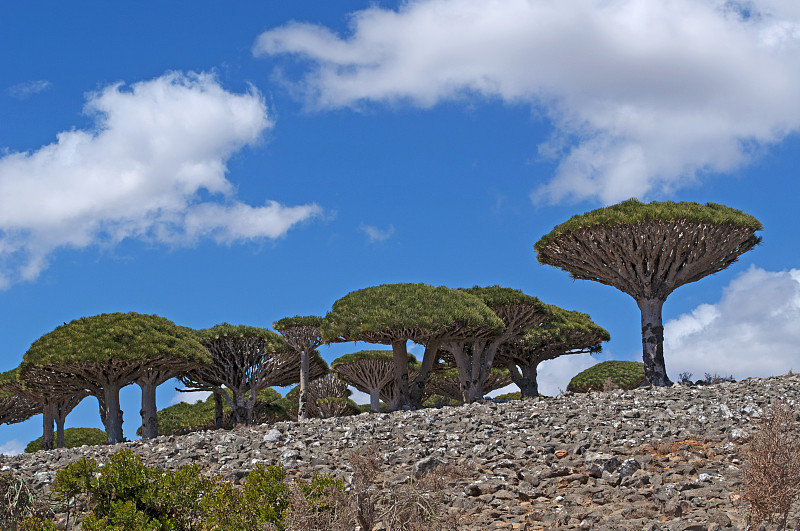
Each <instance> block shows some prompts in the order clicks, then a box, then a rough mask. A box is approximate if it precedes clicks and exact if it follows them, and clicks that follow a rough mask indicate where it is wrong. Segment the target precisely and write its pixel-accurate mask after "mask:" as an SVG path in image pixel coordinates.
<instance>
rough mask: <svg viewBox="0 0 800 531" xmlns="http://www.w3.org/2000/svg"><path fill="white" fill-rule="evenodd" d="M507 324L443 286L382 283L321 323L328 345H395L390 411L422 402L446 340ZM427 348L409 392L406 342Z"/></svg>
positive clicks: (337, 306)
mask: <svg viewBox="0 0 800 531" xmlns="http://www.w3.org/2000/svg"><path fill="white" fill-rule="evenodd" d="M502 328H503V323H502V321H500V319H498V318H497V316H496V315H494V313H493V312H492V311H491V310H490V309H489V308H487V307H486V305H485V304H483V302H482V301H481V299H479V298H478V297H476V296H474V295H471V294H469V293H466V292H464V291H458V290H454V289H450V288H447V287H444V286H438V287H434V286H429V285H427V284H382V285H380V286H374V287H370V288H364V289H360V290H357V291H353V292H351V293H348V294H347V295H345V296H344V297H342V298H341V299H339V300H337V301H336V302H334V303H333V307H332V308H331V311H330V312H328V314H327V315H326V316H325V318H324V319H323V321H322V327H321V330H322V339H323V340H324V341H325V342H327V343H332V342H345V341H364V342H367V343H379V344H384V345H391V346H392V353H393V360H394V383H395V386H396V388H397V399H396V400H395V401H394V403H393V404H391V406H390V407H391V408H392V409H399V408H401V407H404V406H410V405H411V404H414V405H420V404H421V403H422V393H423V389H424V387H425V381H426V380H427V379H428V375H429V374H430V372H431V369H432V367H433V363H434V361H435V359H436V352H437V351H438V350H439V347H440V346H441V345H442V343H443V342H445V341H449V340H455V339H460V338H464V337H471V336H474V335H475V334H476V333H480V332H481V331H486V330H491V331H492V332H494V331H497V330H500V329H502ZM408 341H413V342H415V343H419V344H423V345H425V353H424V355H423V358H422V365H421V366H420V371H419V374H418V375H417V377H416V378H415V379H414V382H413V383H412V385H411V387H410V388H409V378H408V351H407V343H408Z"/></svg>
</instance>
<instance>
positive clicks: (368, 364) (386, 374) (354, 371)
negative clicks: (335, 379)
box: [331, 350, 417, 412]
mask: <svg viewBox="0 0 800 531" xmlns="http://www.w3.org/2000/svg"><path fill="white" fill-rule="evenodd" d="M416 364H417V358H415V357H414V355H413V354H409V355H408V365H409V368H411V367H412V366H415V365H416ZM331 369H332V370H334V371H335V372H336V373H337V374H338V375H339V378H341V379H342V380H344V381H346V382H347V383H348V384H350V385H352V386H353V387H355V388H356V389H358V390H359V391H361V392H362V393H367V394H368V395H369V398H370V410H371V411H373V412H378V411H380V400H381V394H382V393H384V389H386V388H387V387H389V386H391V387H392V388H393V387H394V355H393V353H392V351H391V350H360V351H358V352H353V353H351V354H345V355H344V356H340V357H338V358H336V359H335V360H333V362H332V363H331ZM389 394H390V397H391V398H394V393H389ZM390 397H388V396H384V397H383V398H384V399H385V401H386V402H387V403H388V402H389V401H390V400H389V398H390Z"/></svg>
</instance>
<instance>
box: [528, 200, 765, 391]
mask: <svg viewBox="0 0 800 531" xmlns="http://www.w3.org/2000/svg"><path fill="white" fill-rule="evenodd" d="M762 228H763V227H762V225H761V222H760V221H758V220H757V219H756V218H754V217H753V216H750V215H749V214H746V213H744V212H742V211H740V210H736V209H733V208H729V207H726V206H724V205H718V204H714V203H707V204H705V205H701V204H699V203H692V202H688V201H685V202H680V203H675V202H672V201H666V202H652V203H646V204H645V203H641V202H639V201H638V200H636V199H630V200H628V201H623V202H622V203H619V204H617V205H613V206H610V207H607V208H599V209H597V210H592V211H591V212H587V213H585V214H581V215H577V216H574V217H572V218H570V219H569V220H567V221H566V222H565V223H562V224H561V225H558V226H557V227H555V228H554V229H553V230H552V231H551V232H550V233H549V234H546V235H545V236H543V237H542V238H541V239H540V240H539V241H538V242H536V244H535V245H534V249H535V250H536V253H537V257H538V260H539V262H541V263H542V264H548V265H552V266H556V267H560V268H561V269H563V270H565V271H567V272H568V273H570V275H571V276H572V278H576V279H583V280H594V281H596V282H600V283H602V284H607V285H609V286H614V287H615V288H617V289H618V290H620V291H622V292H624V293H627V294H628V295H630V296H631V297H633V298H634V300H635V301H636V304H637V305H638V306H639V309H640V311H641V313H642V358H643V361H644V367H645V384H648V385H660V386H664V385H669V384H670V380H669V378H668V377H667V371H666V367H665V365H664V326H663V324H662V320H661V309H662V307H663V305H664V301H665V300H666V299H667V297H668V296H669V294H670V293H672V292H673V291H674V290H675V289H676V288H678V287H679V286H682V285H684V284H688V283H690V282H695V281H697V280H700V279H701V278H703V277H705V276H708V275H711V274H713V273H717V272H719V271H722V270H723V269H725V268H727V267H728V266H729V265H731V264H732V263H734V262H735V261H736V259H737V258H738V257H739V256H741V255H742V254H744V253H746V252H747V251H749V250H750V249H752V248H753V247H755V246H756V245H758V243H760V242H761V238H760V237H759V236H756V235H755V232H756V231H759V230H761V229H762Z"/></svg>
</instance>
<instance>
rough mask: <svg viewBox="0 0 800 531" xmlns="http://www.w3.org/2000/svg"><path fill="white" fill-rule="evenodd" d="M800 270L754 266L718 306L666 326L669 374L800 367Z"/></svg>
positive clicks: (737, 373) (763, 372) (764, 372)
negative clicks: (769, 269)
mask: <svg viewBox="0 0 800 531" xmlns="http://www.w3.org/2000/svg"><path fill="white" fill-rule="evenodd" d="M798 323H800V269H792V270H790V271H780V272H772V271H765V270H763V269H760V268H757V267H754V266H751V267H750V269H748V270H747V272H745V273H743V274H742V275H740V276H739V277H737V278H736V279H734V280H733V281H732V282H731V283H730V284H729V285H728V286H727V287H726V288H725V289H724V290H723V293H722V299H721V300H720V301H719V302H718V303H716V304H701V305H700V306H698V307H697V308H695V309H694V310H692V311H691V312H689V313H686V314H683V315H681V316H679V317H677V318H676V319H672V320H670V321H668V322H667V323H666V324H665V325H664V358H665V361H666V364H667V370H668V371H669V372H670V374H671V375H672V376H673V379H674V378H675V377H677V375H678V374H680V373H681V372H691V373H692V374H693V379H695V380H696V379H700V378H702V377H703V376H705V374H706V373H709V374H715V373H716V374H719V375H720V376H729V375H732V376H733V377H734V378H736V379H742V378H746V377H749V376H760V377H765V376H774V375H778V374H785V373H787V372H788V371H789V370H790V369H792V370H795V371H797V370H798V368H799V367H800V326H798Z"/></svg>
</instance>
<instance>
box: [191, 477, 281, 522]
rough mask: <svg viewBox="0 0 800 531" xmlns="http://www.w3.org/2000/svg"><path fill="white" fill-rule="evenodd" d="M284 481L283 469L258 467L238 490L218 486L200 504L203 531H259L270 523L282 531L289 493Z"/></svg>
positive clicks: (223, 484) (226, 484)
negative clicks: (205, 529)
mask: <svg viewBox="0 0 800 531" xmlns="http://www.w3.org/2000/svg"><path fill="white" fill-rule="evenodd" d="M285 479H286V472H285V471H284V470H283V467H280V466H268V467H264V466H263V465H258V466H257V467H256V468H255V469H253V471H252V472H250V474H248V475H247V478H246V480H245V484H244V487H243V488H241V489H237V488H235V487H234V486H233V485H232V484H231V483H227V482H224V483H221V484H219V485H218V487H217V488H216V489H214V490H213V492H211V493H210V494H209V495H207V496H206V497H205V498H204V499H203V500H202V501H201V505H202V507H203V512H204V514H205V516H206V520H205V525H206V527H208V528H209V529H219V530H220V531H236V530H239V529H261V528H263V527H264V525H265V524H267V523H271V524H273V525H275V526H276V527H277V528H278V529H283V526H282V521H283V515H284V512H285V511H286V508H287V507H288V506H289V496H290V493H291V491H290V489H289V486H288V485H287V484H286V483H285V481H284V480H285Z"/></svg>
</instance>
